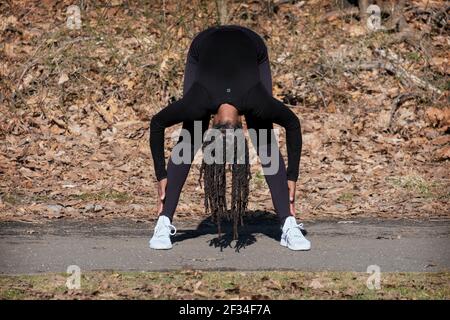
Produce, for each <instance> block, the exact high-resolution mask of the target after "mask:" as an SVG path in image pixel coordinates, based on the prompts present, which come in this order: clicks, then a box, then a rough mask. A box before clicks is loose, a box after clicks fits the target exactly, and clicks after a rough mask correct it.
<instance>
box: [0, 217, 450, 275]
mask: <svg viewBox="0 0 450 320" xmlns="http://www.w3.org/2000/svg"><path fill="white" fill-rule="evenodd" d="M305 226H306V228H307V230H308V232H309V233H308V236H307V237H308V238H309V239H310V240H311V242H312V250H311V251H309V252H293V251H290V250H289V249H287V248H284V247H281V246H280V245H279V244H278V241H279V237H280V233H279V229H278V228H277V226H276V224H275V223H274V222H273V221H271V220H260V221H248V222H247V224H246V226H245V227H244V228H243V229H241V231H240V239H239V241H238V242H230V237H229V236H228V234H227V235H226V236H225V237H224V238H223V239H222V240H218V239H217V235H216V229H215V228H214V226H213V225H212V224H211V223H210V222H209V221H203V222H202V223H200V225H198V226H193V227H192V226H191V227H190V226H188V225H185V226H180V225H179V226H178V227H179V230H178V233H177V235H176V236H175V237H174V238H173V240H174V248H173V249H172V250H169V251H155V250H151V249H149V248H148V239H149V236H150V235H151V233H152V231H151V230H150V228H151V225H149V224H144V223H132V222H118V221H116V222H112V223H102V224H95V223H94V222H70V221H56V222H52V223H45V224H28V223H17V222H8V223H5V222H4V223H0V241H1V242H0V273H3V274H19V273H20V274H21V273H40V272H65V271H66V269H67V267H68V266H69V265H73V264H75V265H78V266H79V267H80V268H81V270H82V271H83V270H84V271H86V270H111V269H114V270H128V271H130V270H138V271H141V270H177V269H183V268H198V269H219V270H262V269H264V270H271V269H290V270H303V271H321V270H331V271H333V270H334V271H363V272H365V271H366V270H367V267H368V266H369V265H378V266H380V268H381V271H382V272H383V271H385V272H392V271H430V272H431V271H449V270H450V241H449V240H450V220H440V221H426V222H420V221H411V220H409V221H385V222H383V221H376V220H370V221H369V220H357V221H354V222H352V223H348V222H345V221H344V222H343V221H340V222H339V221H328V222H307V223H305ZM229 231H230V233H231V230H229Z"/></svg>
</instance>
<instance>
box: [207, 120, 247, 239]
mask: <svg viewBox="0 0 450 320" xmlns="http://www.w3.org/2000/svg"><path fill="white" fill-rule="evenodd" d="M213 129H218V130H220V131H221V133H222V134H221V135H219V136H213V137H211V138H210V139H206V140H205V142H204V143H203V146H202V149H203V151H205V148H206V147H208V146H209V145H211V144H213V143H214V148H213V149H212V152H211V155H212V156H213V157H214V159H215V161H214V162H213V163H207V162H205V157H203V162H202V165H201V167H200V177H199V181H200V180H201V179H202V177H203V183H204V188H205V210H206V212H207V213H209V214H211V216H212V218H213V221H214V222H215V223H216V224H217V226H218V233H219V236H220V235H221V233H222V232H221V220H222V219H226V220H228V221H231V220H232V221H233V240H237V238H238V234H237V233H238V231H237V229H238V223H239V222H240V224H241V225H243V223H244V222H243V216H244V213H245V210H246V209H247V204H248V195H249V182H250V179H251V172H250V161H249V151H248V142H247V139H246V138H245V137H244V135H243V134H242V136H241V137H243V145H242V144H240V141H238V139H239V135H237V134H234V133H235V132H236V130H238V129H239V130H240V132H242V125H241V124H240V123H238V124H234V125H233V124H230V123H221V124H216V125H214V126H213ZM227 129H228V130H227ZM229 129H232V130H229ZM230 131H232V135H231V137H232V139H233V141H231V142H232V143H230V141H229V139H227V138H229V133H230ZM220 145H221V147H222V150H223V152H222V154H221V155H222V159H217V157H216V155H217V153H216V151H217V149H218V148H220ZM242 146H243V147H244V150H242V149H241V147H242ZM231 147H232V148H233V152H232V153H231V154H232V159H229V158H230V156H229V155H230V152H229V151H231V150H230V148H231ZM227 155H228V157H227ZM217 156H220V155H217ZM218 160H220V161H218ZM227 168H228V171H231V210H227V200H226V187H227V183H226V172H227Z"/></svg>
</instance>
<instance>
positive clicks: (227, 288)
mask: <svg viewBox="0 0 450 320" xmlns="http://www.w3.org/2000/svg"><path fill="white" fill-rule="evenodd" d="M369 276H370V275H369V274H365V273H356V272H340V273H339V272H294V271H265V272H200V271H190V270H186V271H179V272H170V273H166V272H155V273H117V272H93V273H86V274H83V275H82V277H81V282H80V285H81V287H80V289H67V287H66V281H67V275H63V274H44V275H29V276H0V299H258V300H260V299H449V298H450V289H449V287H448V282H449V280H450V275H449V274H448V273H382V274H381V277H380V283H379V285H380V286H379V287H378V289H377V287H375V286H373V287H371V288H372V289H369V288H368V286H367V281H368V278H369ZM369 283H370V284H372V285H374V283H375V282H373V281H372V280H369Z"/></svg>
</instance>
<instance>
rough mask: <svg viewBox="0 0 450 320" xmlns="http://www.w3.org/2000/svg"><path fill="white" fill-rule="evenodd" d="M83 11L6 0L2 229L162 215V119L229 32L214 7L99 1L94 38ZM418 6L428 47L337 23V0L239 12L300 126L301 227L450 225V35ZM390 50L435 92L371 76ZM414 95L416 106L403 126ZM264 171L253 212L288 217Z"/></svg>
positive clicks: (1, 66)
mask: <svg viewBox="0 0 450 320" xmlns="http://www.w3.org/2000/svg"><path fill="white" fill-rule="evenodd" d="M69 2H70V1H58V2H53V1H20V2H9V3H5V4H2V5H1V6H0V39H1V45H0V56H1V59H0V119H1V122H0V177H1V178H0V219H1V220H3V221H28V222H44V221H51V220H54V219H63V218H64V219H69V220H71V219H75V220H86V219H87V220H89V219H95V220H96V221H98V220H110V219H116V218H120V219H122V218H126V219H131V220H133V221H136V222H139V221H145V222H148V221H153V220H154V219H155V217H156V213H155V203H156V200H155V199H156V194H157V192H156V188H155V177H154V172H153V164H152V161H151V156H150V151H149V146H148V126H149V119H150V118H151V116H152V115H153V114H154V113H156V112H157V111H159V110H160V109H161V108H164V107H165V106H166V105H167V104H168V103H169V102H170V101H173V100H174V99H178V98H179V97H180V96H181V93H182V78H183V71H184V62H185V57H186V53H187V50H188V47H189V43H190V41H191V40H192V38H193V37H194V36H195V34H196V33H198V32H200V31H201V30H202V29H204V28H206V27H207V26H209V25H212V24H215V23H217V19H218V18H217V12H216V9H215V5H214V2H212V1H211V2H209V1H188V2H180V1H166V2H165V7H162V6H161V4H160V3H159V2H147V3H145V4H141V5H138V4H137V3H136V2H134V1H120V0H118V1H113V2H112V3H111V4H110V5H101V4H94V3H92V2H89V1H86V2H83V3H84V7H83V8H81V9H82V16H81V19H82V28H81V29H79V30H71V29H68V28H67V26H66V20H67V17H66V8H67V6H68V5H69ZM408 3H409V5H408V7H407V8H406V11H405V17H406V20H407V22H408V24H409V25H410V26H411V27H412V28H413V30H416V31H417V32H418V33H419V31H420V32H423V33H424V36H423V39H422V40H421V41H420V43H417V44H409V43H407V42H401V43H394V44H392V43H390V39H391V38H392V37H393V35H392V34H391V33H388V32H374V33H368V32H366V31H365V30H364V28H362V27H361V26H360V23H359V21H358V20H357V19H356V18H355V17H349V18H345V19H335V20H331V21H328V20H323V19H322V18H323V17H324V15H325V13H326V12H328V11H330V10H332V9H333V8H332V6H331V1H306V2H305V1H300V2H299V1H293V2H292V3H285V4H282V5H279V6H275V8H274V10H273V11H272V12H268V11H267V8H266V6H265V5H263V2H256V1H255V2H249V3H233V4H232V5H231V6H232V9H233V15H232V16H231V20H230V21H229V24H240V25H244V26H247V27H250V28H252V29H253V30H255V31H256V32H258V33H259V34H260V35H261V36H262V37H263V38H264V40H265V41H266V43H267V46H268V49H269V56H270V61H271V67H272V74H273V85H274V95H275V97H277V98H278V99H280V100H282V101H284V102H285V103H287V104H289V105H291V106H292V110H293V111H294V112H295V113H296V114H297V115H298V117H299V118H300V120H301V125H302V132H303V141H304V145H303V151H302V160H301V175H300V179H299V182H298V200H297V211H298V212H299V216H300V217H301V218H302V219H306V220H321V219H334V218H336V219H355V218H368V217H372V218H383V219H389V218H393V219H397V218H412V219H417V218H420V219H433V218H448V217H449V216H450V205H449V199H450V198H449V196H450V179H449V178H450V162H449V157H450V135H449V125H450V109H449V107H448V89H449V83H450V82H449V78H448V75H449V63H448V62H449V61H448V59H449V57H448V52H449V37H448V26H447V25H446V24H445V25H443V26H442V25H440V24H439V23H438V22H435V21H434V20H432V19H431V20H430V16H431V15H433V14H434V13H436V12H438V11H439V10H442V6H443V5H444V3H443V2H441V1H410V2H408ZM430 21H431V22H430ZM382 23H383V21H382ZM380 50H382V51H383V50H384V51H383V52H389V53H393V54H395V55H396V56H397V61H395V62H391V63H393V64H395V65H396V66H401V67H402V68H404V69H405V70H406V74H412V75H414V76H416V77H418V78H420V79H422V80H423V81H426V82H427V83H428V84H430V87H428V89H427V88H425V89H424V88H419V87H417V86H416V85H415V83H414V82H412V81H410V78H409V77H408V76H402V75H401V74H400V75H399V74H395V72H394V73H393V72H392V71H387V70H385V69H379V68H375V67H367V64H371V63H372V64H373V63H374V62H380V61H381V62H382V63H387V62H388V61H384V60H383V59H386V58H383V57H382V56H380V55H379V52H381V51H380ZM403 75H404V74H403ZM429 88H432V89H429ZM403 94H414V95H415V96H414V97H415V98H414V99H410V100H408V101H406V102H404V103H403V100H402V103H401V106H400V107H399V108H398V111H397V112H396V114H395V117H393V121H392V124H391V125H389V122H390V114H391V110H392V106H393V104H394V103H395V101H396V99H400V98H402V95H403ZM178 129H179V126H175V127H173V128H171V129H170V130H168V131H169V133H175V132H177V130H178ZM166 136H167V139H166V145H167V147H170V146H173V145H174V140H172V139H170V134H167V135H166ZM280 137H281V139H280V144H281V146H282V152H283V154H284V155H285V148H284V137H283V135H282V134H281V135H280ZM168 150H170V148H168ZM167 152H169V151H167ZM167 156H168V153H167ZM252 174H253V178H252V181H251V192H250V200H249V210H250V211H256V210H262V211H271V212H273V207H272V202H271V197H270V194H269V190H268V188H267V186H266V183H265V180H264V177H263V175H262V173H261V168H260V166H259V165H258V164H255V165H253V166H252ZM197 180H198V165H194V166H193V168H192V170H191V173H190V175H189V178H188V181H187V183H186V185H185V189H184V192H183V194H182V195H181V199H180V204H179V206H178V209H177V213H176V214H177V218H179V219H180V220H184V221H198V220H201V219H203V218H205V214H204V207H203V200H202V199H203V190H202V189H201V188H200V187H199V184H198V182H197Z"/></svg>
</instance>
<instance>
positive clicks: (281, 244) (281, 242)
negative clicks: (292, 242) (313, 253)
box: [280, 239, 311, 251]
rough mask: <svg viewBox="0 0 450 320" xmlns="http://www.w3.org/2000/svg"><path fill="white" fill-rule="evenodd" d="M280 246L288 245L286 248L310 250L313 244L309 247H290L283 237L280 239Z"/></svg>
mask: <svg viewBox="0 0 450 320" xmlns="http://www.w3.org/2000/svg"><path fill="white" fill-rule="evenodd" d="M280 246H282V247H286V248H288V249H290V250H292V251H309V250H311V246H309V247H303V248H293V247H290V246H289V245H288V244H287V242H286V240H283V239H281V241H280Z"/></svg>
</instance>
